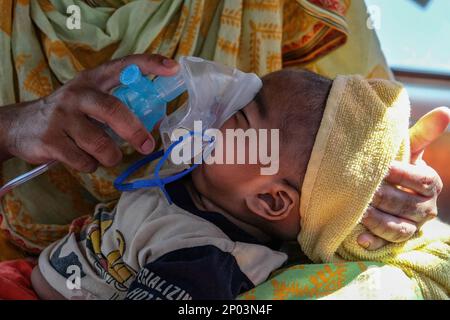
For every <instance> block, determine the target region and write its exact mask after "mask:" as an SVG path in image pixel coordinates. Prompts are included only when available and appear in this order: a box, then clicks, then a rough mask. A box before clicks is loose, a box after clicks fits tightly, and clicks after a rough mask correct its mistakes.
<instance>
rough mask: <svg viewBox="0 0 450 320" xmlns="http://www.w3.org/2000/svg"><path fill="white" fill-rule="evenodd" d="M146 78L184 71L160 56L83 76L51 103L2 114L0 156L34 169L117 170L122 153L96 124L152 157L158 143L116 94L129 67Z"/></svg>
mask: <svg viewBox="0 0 450 320" xmlns="http://www.w3.org/2000/svg"><path fill="white" fill-rule="evenodd" d="M132 63H135V64H137V65H138V66H139V67H140V68H141V70H142V73H143V74H149V73H152V74H155V75H162V76H169V75H173V74H175V73H176V72H177V71H178V68H179V66H178V64H177V62H176V61H174V60H171V59H168V58H165V57H163V56H160V55H148V54H136V55H131V56H127V57H124V58H121V59H117V60H113V61H110V62H108V63H105V64H103V65H100V66H99V67H97V68H95V69H92V70H86V71H82V72H81V73H80V74H78V75H77V76H76V77H75V78H74V79H72V80H71V81H69V82H67V83H66V84H65V85H63V86H62V87H60V88H59V89H58V90H56V91H55V92H53V93H52V94H51V95H49V96H48V97H45V98H42V99H38V100H35V101H31V102H26V103H21V104H17V105H10V106H6V107H2V108H0V122H1V127H2V129H1V137H0V151H1V153H2V154H3V158H5V157H8V156H16V157H19V158H21V159H24V160H25V161H27V162H30V163H44V162H47V161H49V160H58V161H60V162H63V163H65V164H66V165H68V166H70V167H72V168H74V169H76V170H79V171H83V172H93V171H95V170H96V168H97V166H98V164H99V163H100V164H102V165H103V166H107V167H109V166H114V165H117V164H118V163H119V162H120V161H121V159H122V153H121V151H120V149H119V147H118V146H117V145H116V143H115V142H114V141H113V140H112V139H111V138H110V137H109V136H108V134H107V133H106V132H105V131H104V130H103V129H101V128H100V127H99V126H97V125H96V124H95V123H94V122H93V121H92V119H96V120H98V121H100V122H103V123H106V124H107V125H108V126H109V127H111V128H112V129H113V130H114V131H115V132H116V133H117V134H118V135H119V136H120V137H121V138H123V139H124V140H126V141H128V142H129V143H130V144H131V145H132V146H133V147H134V148H135V149H136V150H137V151H139V152H141V153H143V154H148V153H150V152H151V151H153V149H154V145H155V143H154V139H153V137H152V136H151V134H150V133H149V132H148V131H147V130H146V129H145V127H144V126H143V125H142V123H141V122H140V121H139V120H138V118H137V117H136V116H135V115H134V114H133V113H132V112H131V111H130V110H129V109H128V108H127V107H126V106H125V105H124V104H122V103H121V102H120V100H118V99H117V98H115V97H114V96H112V95H111V94H110V91H111V90H112V89H113V88H114V87H116V86H118V85H119V74H120V72H121V71H122V69H123V68H124V67H126V66H127V65H129V64H132Z"/></svg>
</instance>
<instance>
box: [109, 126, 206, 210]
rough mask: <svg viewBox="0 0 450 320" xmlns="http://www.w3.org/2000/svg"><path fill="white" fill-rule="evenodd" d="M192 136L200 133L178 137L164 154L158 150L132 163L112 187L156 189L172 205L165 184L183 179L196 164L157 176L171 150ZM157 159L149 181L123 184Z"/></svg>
mask: <svg viewBox="0 0 450 320" xmlns="http://www.w3.org/2000/svg"><path fill="white" fill-rule="evenodd" d="M194 135H201V134H200V133H198V132H197V133H196V132H194V131H191V132H189V133H188V134H186V135H184V136H182V137H180V139H178V141H175V142H174V143H172V144H171V145H170V146H169V148H167V150H166V151H165V152H164V150H160V151H157V152H154V153H152V154H150V155H148V156H146V157H145V158H143V159H141V160H139V161H137V162H136V163H134V164H133V165H131V166H130V167H129V168H127V169H126V170H125V171H124V172H123V173H122V174H121V175H119V176H118V177H117V178H116V180H114V187H115V188H116V189H117V190H119V191H132V190H137V189H142V188H152V187H158V188H160V189H161V191H162V192H163V193H164V195H165V196H166V198H167V201H168V202H169V203H170V204H172V200H171V199H170V196H169V194H168V193H167V191H166V188H165V185H166V184H167V183H171V182H173V181H175V180H178V179H180V178H182V177H184V176H185V175H187V174H189V173H190V172H191V171H192V170H194V169H195V168H197V167H198V166H199V164H198V163H196V164H193V165H192V166H191V167H190V168H188V169H186V170H183V171H181V172H178V173H176V174H174V175H172V176H169V177H165V178H162V179H161V177H160V176H159V171H160V170H161V168H162V166H163V164H164V162H165V161H166V160H167V158H168V157H169V156H170V154H171V153H172V150H173V148H175V147H176V146H177V145H178V144H180V143H181V142H183V140H184V139H185V138H187V137H189V136H194ZM209 143H214V139H212V138H211V139H210V141H209ZM158 158H161V159H159V161H158V163H157V164H156V167H155V173H154V175H155V176H154V178H151V179H143V180H136V181H133V182H129V183H124V181H125V180H127V179H128V177H130V176H131V175H132V174H133V173H135V172H136V171H137V170H139V169H140V168H141V167H143V166H144V165H146V164H148V163H150V162H152V161H153V160H156V159H158Z"/></svg>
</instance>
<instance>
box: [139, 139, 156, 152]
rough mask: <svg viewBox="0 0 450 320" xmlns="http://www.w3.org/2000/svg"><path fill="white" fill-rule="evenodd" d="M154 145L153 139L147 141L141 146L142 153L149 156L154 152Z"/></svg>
mask: <svg viewBox="0 0 450 320" xmlns="http://www.w3.org/2000/svg"><path fill="white" fill-rule="evenodd" d="M153 148H154V143H153V140H152V139H147V140H145V142H144V143H143V144H142V145H141V152H142V153H144V154H149V153H150V152H152V151H153Z"/></svg>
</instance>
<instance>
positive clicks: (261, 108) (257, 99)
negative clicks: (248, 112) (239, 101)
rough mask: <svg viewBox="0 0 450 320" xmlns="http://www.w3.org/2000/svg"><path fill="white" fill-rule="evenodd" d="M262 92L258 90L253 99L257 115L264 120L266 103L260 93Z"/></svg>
mask: <svg viewBox="0 0 450 320" xmlns="http://www.w3.org/2000/svg"><path fill="white" fill-rule="evenodd" d="M261 91H262V90H260V91H259V92H258V93H257V94H256V96H255V98H254V99H253V100H254V101H255V103H256V106H257V109H258V112H259V115H260V116H261V118H262V119H265V118H266V117H267V104H266V101H265V99H264V97H263V95H262V93H261Z"/></svg>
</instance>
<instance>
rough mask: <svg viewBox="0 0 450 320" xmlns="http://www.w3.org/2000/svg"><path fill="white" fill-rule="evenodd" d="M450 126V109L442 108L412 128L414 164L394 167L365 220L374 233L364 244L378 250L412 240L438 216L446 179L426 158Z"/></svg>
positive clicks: (364, 237) (366, 235) (366, 236)
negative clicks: (424, 156)
mask: <svg viewBox="0 0 450 320" xmlns="http://www.w3.org/2000/svg"><path fill="white" fill-rule="evenodd" d="M449 124H450V109H448V108H446V107H441V108H437V109H434V110H432V111H430V112H429V113H427V114H426V115H425V116H423V117H422V118H421V119H419V121H417V123H416V124H415V125H414V126H413V127H412V128H411V129H410V139H411V164H408V163H406V164H405V163H402V162H398V161H395V162H394V163H393V164H392V166H391V168H390V171H389V174H388V175H387V177H386V178H385V180H384V183H383V184H382V186H381V187H380V188H379V189H378V191H377V193H376V194H375V196H374V198H373V199H372V204H371V205H370V206H369V208H368V210H367V212H366V214H365V216H364V218H363V221H362V223H363V224H364V225H365V226H366V227H367V229H368V230H369V231H370V232H367V233H363V234H361V235H360V236H359V238H358V242H359V244H360V245H362V246H363V247H365V248H367V249H368V250H376V249H379V248H381V247H383V246H384V245H386V244H387V243H389V242H402V241H405V240H408V239H409V238H411V237H412V236H413V235H414V234H415V233H416V231H417V230H418V229H419V228H420V226H421V225H422V224H423V223H425V222H426V221H428V220H430V219H432V218H434V217H436V215H437V204H436V202H437V197H438V196H439V193H440V192H441V190H442V180H441V178H440V177H439V175H438V174H437V172H436V171H435V170H434V169H433V168H431V167H430V166H428V165H427V164H426V163H425V162H424V161H423V160H422V155H423V152H424V150H425V149H426V147H427V146H429V145H430V144H431V143H432V142H433V141H435V140H436V139H437V138H439V137H440V136H441V135H442V134H443V133H444V132H445V130H446V129H447V127H448V125H449Z"/></svg>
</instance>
